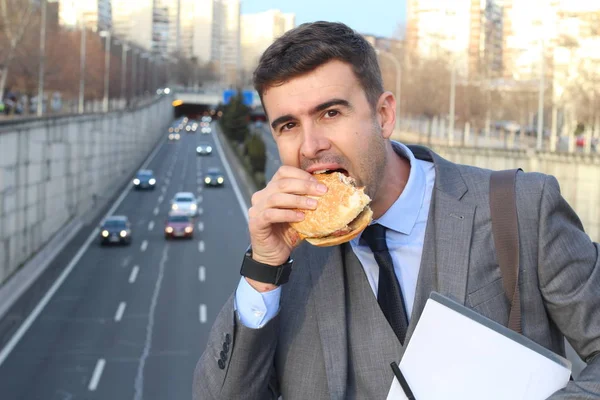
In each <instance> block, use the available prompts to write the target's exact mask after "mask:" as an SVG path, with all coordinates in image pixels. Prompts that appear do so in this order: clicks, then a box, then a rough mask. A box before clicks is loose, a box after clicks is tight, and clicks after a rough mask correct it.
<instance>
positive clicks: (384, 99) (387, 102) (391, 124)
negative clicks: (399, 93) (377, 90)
mask: <svg viewBox="0 0 600 400" xmlns="http://www.w3.org/2000/svg"><path fill="white" fill-rule="evenodd" d="M375 112H376V115H377V123H378V124H379V127H380V128H381V135H382V136H383V137H384V138H385V139H389V138H390V137H391V136H392V133H394V128H395V126H396V98H395V97H394V95H393V94H392V92H383V93H382V94H381V96H379V100H378V101H377V108H376V110H375Z"/></svg>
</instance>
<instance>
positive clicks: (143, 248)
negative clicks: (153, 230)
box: [140, 240, 148, 251]
mask: <svg viewBox="0 0 600 400" xmlns="http://www.w3.org/2000/svg"><path fill="white" fill-rule="evenodd" d="M147 248H148V241H147V240H144V241H143V242H142V245H141V246H140V250H141V251H146V249H147Z"/></svg>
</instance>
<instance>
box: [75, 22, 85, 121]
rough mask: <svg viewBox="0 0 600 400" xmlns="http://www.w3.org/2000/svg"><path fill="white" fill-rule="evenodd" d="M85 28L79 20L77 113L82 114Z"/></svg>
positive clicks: (83, 101) (83, 104) (83, 102)
mask: <svg viewBox="0 0 600 400" xmlns="http://www.w3.org/2000/svg"><path fill="white" fill-rule="evenodd" d="M86 30H87V28H86V26H85V23H84V22H83V19H81V45H80V50H79V104H78V108H77V111H78V112H79V113H80V114H83V112H84V111H85V109H84V107H85V41H86V38H85V36H86Z"/></svg>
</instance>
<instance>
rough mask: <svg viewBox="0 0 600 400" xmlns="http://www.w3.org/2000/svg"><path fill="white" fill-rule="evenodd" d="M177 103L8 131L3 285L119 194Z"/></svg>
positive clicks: (2, 153) (2, 179) (0, 151)
mask: <svg viewBox="0 0 600 400" xmlns="http://www.w3.org/2000/svg"><path fill="white" fill-rule="evenodd" d="M170 102H171V99H170V98H169V97H162V98H158V99H157V100H156V101H154V102H151V103H150V104H147V105H145V106H143V107H140V108H139V109H137V110H133V111H131V110H129V111H127V112H112V113H109V114H100V115H99V114H96V115H81V116H64V117H56V118H43V119H33V120H29V121H26V122H23V121H21V122H19V123H17V124H8V125H2V126H0V283H1V282H4V281H5V280H6V278H7V277H9V276H10V275H11V274H12V273H13V272H14V271H15V270H17V269H18V268H19V266H20V265H22V264H23V263H24V262H25V261H26V260H28V259H29V258H30V257H32V256H33V255H34V254H35V253H36V252H37V251H38V250H39V249H40V248H41V247H42V246H43V245H44V244H45V243H46V242H48V241H49V240H50V239H51V238H52V236H53V234H54V233H55V232H56V231H57V230H58V229H60V228H61V227H63V226H64V225H65V224H67V223H68V222H69V221H71V220H73V219H74V218H76V217H81V216H85V215H86V214H88V213H91V212H92V211H93V210H94V209H95V208H97V207H98V206H99V205H100V204H102V203H104V202H105V201H106V200H107V199H109V198H111V197H112V196H113V195H114V194H115V191H116V190H117V189H118V187H119V185H120V184H121V183H122V182H123V179H124V178H126V177H128V176H130V175H131V174H132V173H133V172H134V169H135V168H136V167H137V166H138V165H139V164H140V163H141V162H142V160H143V159H144V158H145V157H146V156H147V154H148V153H149V152H150V150H151V149H152V147H153V146H154V145H155V143H156V141H157V139H158V138H159V136H160V135H161V134H164V132H165V130H166V128H167V126H168V124H169V123H170V121H171V119H172V113H173V111H172V108H171V104H170Z"/></svg>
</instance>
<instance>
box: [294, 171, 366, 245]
mask: <svg viewBox="0 0 600 400" xmlns="http://www.w3.org/2000/svg"><path fill="white" fill-rule="evenodd" d="M314 176H315V178H316V179H317V180H318V181H319V182H321V183H323V184H324V185H325V186H327V188H328V190H327V193H325V194H324V195H322V196H310V197H312V198H314V199H316V200H317V202H318V203H317V207H316V208H315V209H314V210H298V211H301V212H303V213H304V215H305V217H304V220H302V221H300V222H292V223H290V225H291V227H292V228H293V229H295V230H296V232H298V235H299V236H300V239H301V240H306V241H307V242H308V243H310V244H312V245H314V246H318V247H327V246H335V245H338V244H341V243H345V242H349V241H350V240H352V239H354V238H355V237H357V236H358V235H360V233H361V232H362V231H363V230H364V229H365V228H366V227H367V226H368V225H369V223H370V222H371V220H372V219H373V211H371V208H370V207H369V204H370V203H371V198H370V197H369V196H368V195H367V194H365V192H364V190H365V188H364V187H357V186H356V181H355V180H354V179H353V178H352V177H349V176H346V175H344V174H343V173H341V172H337V171H332V172H330V171H324V172H320V173H315V174H314Z"/></svg>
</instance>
